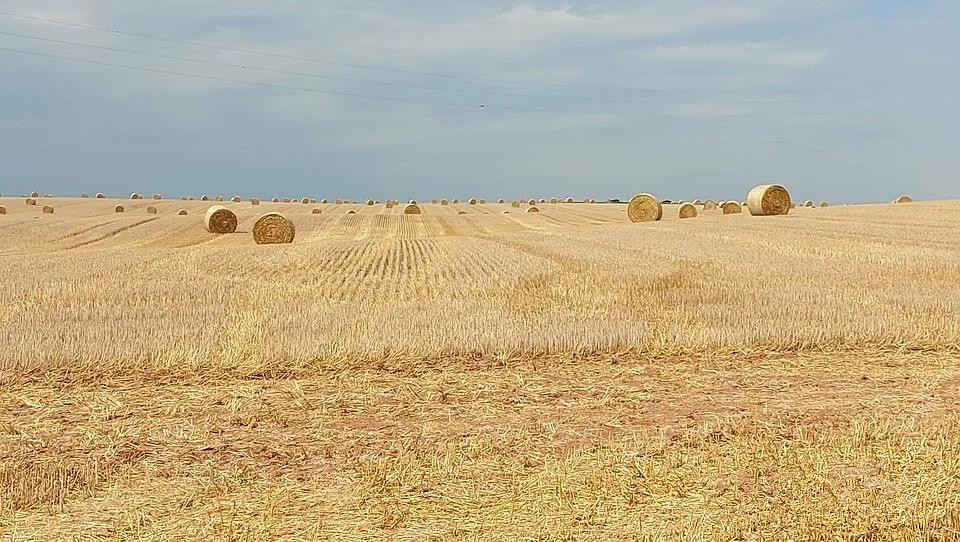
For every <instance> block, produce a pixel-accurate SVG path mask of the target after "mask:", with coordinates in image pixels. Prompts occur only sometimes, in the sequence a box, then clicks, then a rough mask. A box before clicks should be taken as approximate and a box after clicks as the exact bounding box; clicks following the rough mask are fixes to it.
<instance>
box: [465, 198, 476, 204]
mask: <svg viewBox="0 0 960 542" xmlns="http://www.w3.org/2000/svg"><path fill="white" fill-rule="evenodd" d="M467 203H468V204H469V205H476V204H477V198H470V199H469V200H468V201H467Z"/></svg>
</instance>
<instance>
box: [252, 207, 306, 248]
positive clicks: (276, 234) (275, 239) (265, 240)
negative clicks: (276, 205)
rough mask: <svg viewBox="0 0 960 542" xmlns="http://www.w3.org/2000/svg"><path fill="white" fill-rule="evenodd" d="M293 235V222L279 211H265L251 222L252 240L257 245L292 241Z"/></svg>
mask: <svg viewBox="0 0 960 542" xmlns="http://www.w3.org/2000/svg"><path fill="white" fill-rule="evenodd" d="M295 235H296V228H294V226H293V222H290V221H289V220H287V217H285V216H283V215H281V214H280V213H267V214H265V215H263V216H261V217H260V218H258V219H257V221H256V222H255V223H254V224H253V240H254V242H256V243H257V244H258V245H278V244H284V243H292V242H293V238H294V236H295Z"/></svg>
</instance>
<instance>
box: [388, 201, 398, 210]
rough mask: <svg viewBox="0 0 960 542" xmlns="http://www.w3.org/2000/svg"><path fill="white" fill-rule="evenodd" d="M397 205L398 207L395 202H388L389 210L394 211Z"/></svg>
mask: <svg viewBox="0 0 960 542" xmlns="http://www.w3.org/2000/svg"><path fill="white" fill-rule="evenodd" d="M396 205H397V204H396V203H394V202H392V201H388V202H387V209H393V208H394V207H396Z"/></svg>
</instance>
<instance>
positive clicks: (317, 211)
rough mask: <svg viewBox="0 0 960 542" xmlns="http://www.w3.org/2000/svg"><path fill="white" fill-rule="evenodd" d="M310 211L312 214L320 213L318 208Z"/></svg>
mask: <svg viewBox="0 0 960 542" xmlns="http://www.w3.org/2000/svg"><path fill="white" fill-rule="evenodd" d="M310 212H311V213H312V214H315V215H318V214H320V209H314V210H312V211H310Z"/></svg>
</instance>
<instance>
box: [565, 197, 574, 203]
mask: <svg viewBox="0 0 960 542" xmlns="http://www.w3.org/2000/svg"><path fill="white" fill-rule="evenodd" d="M563 202H564V203H573V198H567V199H565V200H563Z"/></svg>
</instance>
